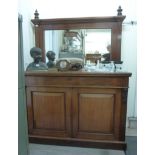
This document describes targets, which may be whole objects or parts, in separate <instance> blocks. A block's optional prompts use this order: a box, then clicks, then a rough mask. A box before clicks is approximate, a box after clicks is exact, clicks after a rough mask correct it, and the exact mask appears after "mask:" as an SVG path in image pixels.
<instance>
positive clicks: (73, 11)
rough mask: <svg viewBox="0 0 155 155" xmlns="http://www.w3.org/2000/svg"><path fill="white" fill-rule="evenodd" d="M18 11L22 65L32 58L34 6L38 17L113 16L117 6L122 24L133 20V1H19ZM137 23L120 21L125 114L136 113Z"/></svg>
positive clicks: (132, 114)
mask: <svg viewBox="0 0 155 155" xmlns="http://www.w3.org/2000/svg"><path fill="white" fill-rule="evenodd" d="M19 4H20V5H19V13H21V14H22V15H23V31H24V57H25V67H26V66H27V64H28V63H30V62H31V61H32V59H31V58H30V55H29V50H30V48H31V47H32V46H33V45H34V36H33V30H32V25H31V24H30V20H31V19H32V18H34V11H35V10H36V9H37V10H38V12H39V14H40V15H39V17H40V18H64V17H89V16H115V15H117V8H118V6H119V5H121V6H122V8H123V15H126V19H125V21H124V23H127V22H129V21H136V20H137V19H136V1H135V0H109V1H107V0H91V1H89V0H85V1H84V0H78V1H73V0H65V1H63V0H40V1H38V0H31V1H30V0H19ZM136 28H137V26H136V25H133V26H132V25H130V24H124V25H123V32H122V61H123V62H124V63H123V69H124V70H126V71H128V72H132V77H131V78H130V85H129V94H128V111H127V115H128V116H137V113H136V105H137V103H136V79H137V75H136V74H137V66H136V65H137V38H136V35H137V29H136Z"/></svg>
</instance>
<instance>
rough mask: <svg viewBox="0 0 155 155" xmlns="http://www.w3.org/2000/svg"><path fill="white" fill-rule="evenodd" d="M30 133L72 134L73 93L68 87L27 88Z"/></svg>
mask: <svg viewBox="0 0 155 155" xmlns="http://www.w3.org/2000/svg"><path fill="white" fill-rule="evenodd" d="M27 107H28V122H29V133H33V134H38V135H53V136H70V135H71V125H70V124H71V123H70V121H71V118H70V113H71V110H70V108H71V95H70V92H69V89H67V88H65V89H64V88H59V89H57V88H43V87H40V88H36V87H28V88H27Z"/></svg>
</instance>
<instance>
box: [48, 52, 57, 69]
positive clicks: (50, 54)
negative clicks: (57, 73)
mask: <svg viewBox="0 0 155 155" xmlns="http://www.w3.org/2000/svg"><path fill="white" fill-rule="evenodd" d="M46 56H47V58H48V62H47V66H48V68H52V67H55V63H54V60H55V52H53V51H48V52H47V54H46Z"/></svg>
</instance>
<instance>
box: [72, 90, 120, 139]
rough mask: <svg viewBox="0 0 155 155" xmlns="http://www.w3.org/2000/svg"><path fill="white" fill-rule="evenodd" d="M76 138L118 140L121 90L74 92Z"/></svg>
mask: <svg viewBox="0 0 155 155" xmlns="http://www.w3.org/2000/svg"><path fill="white" fill-rule="evenodd" d="M74 99H75V106H74V115H75V116H74V117H73V118H74V119H73V128H74V137H78V138H86V139H102V140H118V139H119V129H120V128H119V126H120V125H119V124H120V119H119V118H120V107H121V105H120V99H121V92H120V90H119V89H97V88H95V89H94V88H93V89H92V88H89V89H86V88H81V89H80V88H79V89H76V90H74Z"/></svg>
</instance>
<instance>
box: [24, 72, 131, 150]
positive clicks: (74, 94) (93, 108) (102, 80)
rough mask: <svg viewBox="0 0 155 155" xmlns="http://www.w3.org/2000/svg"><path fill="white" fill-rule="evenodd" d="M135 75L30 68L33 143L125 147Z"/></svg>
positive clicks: (28, 104)
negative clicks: (130, 86) (130, 89)
mask: <svg viewBox="0 0 155 155" xmlns="http://www.w3.org/2000/svg"><path fill="white" fill-rule="evenodd" d="M129 76H131V73H96V72H94V73H88V72H83V71H78V72H56V71H54V72H51V71H45V72H44V71H42V72H39V71H34V72H26V73H25V81H26V92H27V111H28V126H29V137H30V140H31V142H36V141H37V140H38V142H40V141H42V142H45V143H46V142H49V143H55V142H56V143H58V144H59V143H60V144H61V143H63V142H65V143H67V144H68V145H69V144H71V143H73V144H74V145H79V146H81V145H82V146H88V147H89V146H90V147H92V146H93V145H94V147H95V146H96V147H101V148H111V149H124V148H125V146H126V143H125V137H124V135H125V124H126V122H125V121H126V102H127V89H128V80H129ZM71 145H72V144H71Z"/></svg>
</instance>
